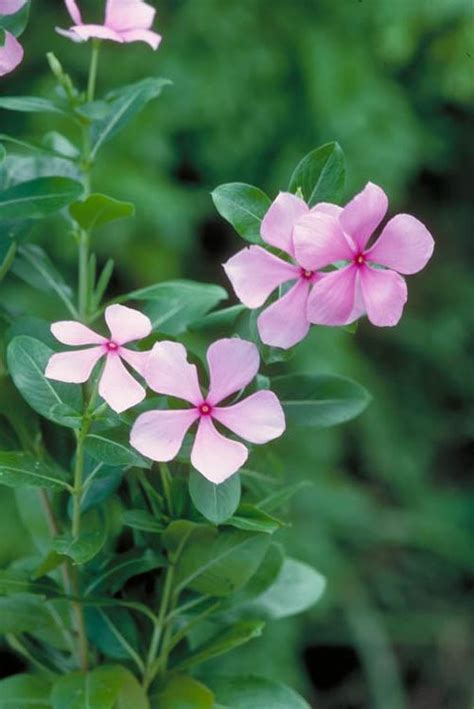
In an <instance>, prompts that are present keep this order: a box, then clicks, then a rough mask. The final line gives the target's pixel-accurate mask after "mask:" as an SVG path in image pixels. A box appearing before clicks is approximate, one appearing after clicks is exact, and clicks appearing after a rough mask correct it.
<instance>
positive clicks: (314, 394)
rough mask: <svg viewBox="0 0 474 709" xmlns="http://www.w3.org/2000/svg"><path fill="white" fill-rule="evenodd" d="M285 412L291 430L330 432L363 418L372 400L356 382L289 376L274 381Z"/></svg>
mask: <svg viewBox="0 0 474 709" xmlns="http://www.w3.org/2000/svg"><path fill="white" fill-rule="evenodd" d="M271 388H272V390H273V391H274V392H275V394H276V395H277V396H278V398H279V399H280V401H281V403H282V404H283V408H284V410H285V415H286V419H287V426H288V427H290V426H292V425H293V426H295V425H299V426H311V427H315V428H327V427H329V426H336V425H337V424H340V423H345V422H346V421H350V420H351V419H353V418H355V417H356V416H359V414H361V413H362V412H363V411H364V410H365V409H366V408H367V406H368V405H369V403H370V400H371V397H370V394H369V393H368V392H367V390H366V389H364V387H362V386H361V385H360V384H357V383H356V382H354V381H352V379H346V378H345V377H338V376H334V375H332V374H315V375H311V374H289V375H285V376H282V377H275V378H273V379H272V380H271Z"/></svg>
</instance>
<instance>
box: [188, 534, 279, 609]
mask: <svg viewBox="0 0 474 709" xmlns="http://www.w3.org/2000/svg"><path fill="white" fill-rule="evenodd" d="M268 545H269V537H268V535H266V534H252V533H250V532H243V531H240V530H236V529H224V530H222V531H219V532H217V530H216V529H215V528H213V527H204V526H202V525H200V526H199V528H198V529H196V530H195V531H194V532H193V533H192V534H191V537H190V540H189V541H188V543H187V544H185V545H184V550H183V552H182V554H181V556H180V558H179V561H178V563H177V567H176V583H177V585H178V587H180V588H186V587H187V588H191V589H193V590H194V591H197V592H198V593H203V594H208V595H210V596H227V595H229V594H230V593H233V592H234V591H236V590H237V589H239V588H241V587H242V586H243V585H244V584H246V583H247V581H248V580H249V579H250V578H251V576H253V574H254V573H255V571H256V570H257V568H258V566H259V565H260V563H261V561H262V559H263V557H264V555H265V552H266V550H267V548H268Z"/></svg>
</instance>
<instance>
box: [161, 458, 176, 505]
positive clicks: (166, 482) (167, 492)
mask: <svg viewBox="0 0 474 709" xmlns="http://www.w3.org/2000/svg"><path fill="white" fill-rule="evenodd" d="M160 476H161V484H162V485H163V494H164V496H165V500H166V504H167V506H168V512H169V515H170V516H171V517H172V516H173V498H172V496H171V475H170V470H169V468H168V466H167V465H166V463H160Z"/></svg>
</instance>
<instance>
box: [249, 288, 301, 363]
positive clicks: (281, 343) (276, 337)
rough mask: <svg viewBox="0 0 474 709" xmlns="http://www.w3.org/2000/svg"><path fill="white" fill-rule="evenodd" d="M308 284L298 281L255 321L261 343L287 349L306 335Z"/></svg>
mask: <svg viewBox="0 0 474 709" xmlns="http://www.w3.org/2000/svg"><path fill="white" fill-rule="evenodd" d="M309 289H310V282H309V281H307V280H304V279H300V280H299V281H298V282H297V283H295V285H294V286H293V287H292V288H291V289H290V290H289V291H288V293H285V295H284V296H283V297H282V298H279V299H278V300H277V301H275V302H274V303H272V305H270V306H269V307H268V308H266V309H265V310H264V311H263V313H261V315H259V317H258V320H257V327H258V332H259V334H260V337H261V339H262V342H264V343H265V344H266V345H271V346H272V347H282V348H283V349H288V348H289V347H293V345H296V343H297V342H300V340H302V339H303V338H304V337H306V335H307V334H308V330H309V327H310V323H309V322H308V318H307V315H306V303H307V300H308V293H309Z"/></svg>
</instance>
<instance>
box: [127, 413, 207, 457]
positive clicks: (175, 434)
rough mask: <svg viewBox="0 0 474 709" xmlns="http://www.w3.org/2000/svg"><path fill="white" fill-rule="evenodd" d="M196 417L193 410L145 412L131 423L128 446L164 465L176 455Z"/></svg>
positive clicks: (197, 415)
mask: <svg viewBox="0 0 474 709" xmlns="http://www.w3.org/2000/svg"><path fill="white" fill-rule="evenodd" d="M198 417H199V413H198V412H197V411H196V409H187V410H182V411H147V412H146V413H144V414H141V416H139V417H138V418H137V420H136V421H135V423H134V424H133V427H132V430H131V433H130V444H131V445H132V446H133V447H134V448H136V449H137V451H139V452H140V453H142V454H143V455H146V457H147V458H151V459H152V460H157V461H160V462H162V463H166V462H167V461H168V460H172V459H173V458H174V457H175V456H176V455H177V454H178V453H179V449H180V448H181V446H182V443H183V439H184V436H185V435H186V432H187V430H188V429H189V427H190V426H192V424H193V423H194V421H196V419H197V418H198Z"/></svg>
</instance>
